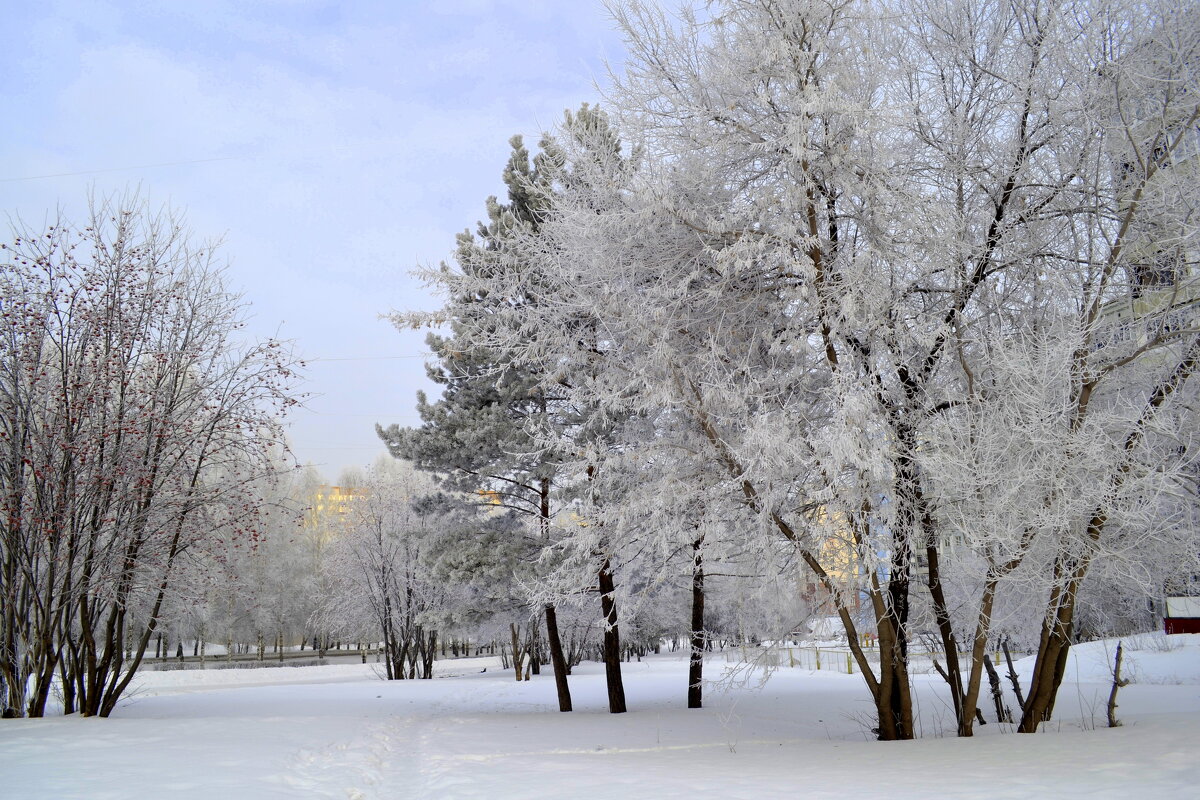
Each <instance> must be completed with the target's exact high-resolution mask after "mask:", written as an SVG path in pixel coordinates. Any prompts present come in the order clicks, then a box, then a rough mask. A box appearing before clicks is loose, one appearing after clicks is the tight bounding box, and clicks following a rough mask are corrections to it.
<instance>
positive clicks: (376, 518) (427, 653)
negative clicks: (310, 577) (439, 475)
mask: <svg viewBox="0 0 1200 800" xmlns="http://www.w3.org/2000/svg"><path fill="white" fill-rule="evenodd" d="M432 488H433V484H432V482H431V481H430V480H429V479H428V478H427V477H426V476H425V475H424V474H422V473H420V472H417V471H416V470H414V469H413V468H412V467H411V466H410V465H408V464H405V463H403V462H383V463H382V464H378V465H376V466H375V467H374V468H373V469H372V470H371V471H370V472H369V473H368V474H367V475H366V477H365V478H364V480H363V481H362V483H361V484H360V485H359V486H358V487H356V490H357V495H356V496H355V497H354V499H353V500H352V502H350V503H349V504H348V506H349V507H348V509H347V511H346V519H345V525H344V527H343V530H342V531H341V532H339V533H338V534H337V535H335V536H334V537H333V538H332V539H331V541H330V542H329V543H328V547H329V553H328V560H327V563H326V567H325V568H326V573H327V574H326V580H327V584H328V586H329V591H328V593H327V594H326V595H324V597H323V598H322V603H321V607H320V608H319V610H318V612H317V616H318V617H319V618H320V621H321V622H322V623H323V625H324V626H325V627H326V628H327V629H328V630H330V631H333V632H336V633H339V634H342V635H346V636H349V637H353V638H356V639H360V640H361V639H365V640H368V641H380V640H382V641H383V648H384V654H385V667H386V672H387V678H388V680H402V679H404V678H416V677H420V678H432V677H433V660H434V654H435V651H436V648H437V631H436V630H428V629H427V628H426V627H425V624H426V621H427V619H428V614H429V612H430V611H431V610H433V609H435V608H437V607H438V606H439V605H440V602H441V595H442V594H443V590H442V588H441V587H440V585H439V584H438V583H437V582H436V581H434V580H433V577H432V575H431V573H430V571H429V568H428V563H427V560H426V559H425V558H424V555H423V554H424V552H425V550H426V548H428V547H429V546H430V544H431V542H432V540H433V539H434V538H435V537H436V536H437V535H439V534H440V531H439V530H438V527H439V526H438V525H437V521H436V518H431V515H428V514H425V513H422V510H421V508H420V506H419V505H418V500H419V499H420V498H421V497H422V496H424V495H425V494H427V493H429V491H431V490H432Z"/></svg>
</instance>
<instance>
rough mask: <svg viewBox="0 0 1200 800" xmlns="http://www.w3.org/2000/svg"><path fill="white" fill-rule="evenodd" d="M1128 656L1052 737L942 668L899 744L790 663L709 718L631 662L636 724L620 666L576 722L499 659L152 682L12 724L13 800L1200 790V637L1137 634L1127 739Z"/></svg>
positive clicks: (679, 680)
mask: <svg viewBox="0 0 1200 800" xmlns="http://www.w3.org/2000/svg"><path fill="white" fill-rule="evenodd" d="M1108 647H1111V645H1109V646H1108ZM1108 647H1106V645H1105V644H1104V643H1094V644H1090V645H1085V646H1080V647H1077V648H1075V649H1074V650H1073V651H1072V653H1073V656H1072V659H1073V668H1072V672H1071V674H1070V675H1069V676H1068V679H1069V680H1070V682H1069V683H1067V684H1065V685H1064V686H1063V688H1062V691H1061V692H1060V694H1059V699H1058V703H1057V710H1056V716H1057V717H1058V719H1056V720H1055V722H1053V723H1052V724H1051V725H1049V726H1048V727H1049V729H1048V730H1047V731H1046V732H1044V733H1039V734H1036V735H1032V736H1023V735H1017V734H1015V733H1012V727H1011V726H1001V725H997V724H996V723H994V722H993V723H991V724H988V725H986V726H984V727H983V728H982V729H979V733H978V735H977V737H976V739H975V740H973V741H968V740H960V739H956V738H954V737H953V736H952V735H951V731H952V727H953V715H952V713H951V711H950V709H949V708H948V706H947V704H946V702H945V700H944V699H943V698H944V696H945V692H944V684H943V683H942V682H941V679H940V678H937V677H936V676H933V677H928V676H920V677H918V678H917V679H916V682H917V687H916V688H917V695H916V696H917V699H918V701H919V703H920V720H921V722H920V725H921V732H922V734H923V737H924V738H922V739H920V740H918V741H912V742H892V743H882V742H877V741H873V740H871V735H870V733H869V731H868V730H867V729H868V728H869V726H870V724H871V723H870V705H869V703H868V701H867V692H866V689H865V687H864V686H863V684H862V679H861V678H860V677H859V676H857V675H844V674H838V673H835V672H829V671H824V672H813V671H809V670H806V669H801V668H786V667H785V668H781V669H779V670H778V671H776V672H775V673H774V674H773V676H772V677H771V679H770V681H769V682H767V683H766V684H765V686H759V685H757V684H758V681H752V682H751V683H750V684H746V685H741V686H733V687H731V688H729V689H728V690H727V691H724V692H718V691H716V690H710V691H709V692H708V694H707V697H706V702H707V706H708V707H707V708H705V709H703V710H692V711H689V710H687V709H686V708H684V699H685V691H684V685H685V682H686V673H687V664H686V662H685V661H684V660H683V659H682V657H681V656H679V655H662V656H655V657H652V658H648V659H647V660H645V661H643V662H640V663H630V664H626V665H625V681H626V684H625V685H626V694H627V697H628V700H629V707H630V709H631V711H630V712H629V713H627V714H623V715H610V714H608V713H607V712H606V711H605V704H604V698H605V689H604V677H603V670H602V668H601V666H600V665H598V664H584V665H582V666H581V667H579V668H577V670H576V674H575V675H574V676H573V677H572V683H571V691H572V694H573V696H574V700H575V708H576V711H575V712H574V713H571V714H561V713H559V712H558V711H557V710H556V709H557V705H556V703H555V699H554V698H555V696H554V681H553V678H552V677H551V676H550V675H549V674H548V672H547V673H545V674H543V675H542V676H540V677H537V678H534V680H532V681H530V682H528V683H516V682H514V681H513V680H512V673H511V672H507V673H506V672H503V671H500V669H499V666H498V664H497V663H496V662H495V661H494V660H491V659H466V660H462V659H460V660H456V661H447V662H440V663H439V664H438V674H439V677H438V678H437V679H435V680H432V681H397V682H385V681H382V680H379V679H378V678H377V677H376V676H375V675H374V672H373V670H374V669H375V667H374V665H365V666H364V665H333V666H324V667H295V668H280V669H260V670H253V669H231V670H212V671H204V672H201V671H181V672H161V673H145V674H144V675H143V676H141V679H140V686H139V688H138V690H137V691H136V693H134V695H132V696H131V697H130V698H129V699H128V700H127V701H126V702H124V703H123V704H122V705H121V706H120V707H119V709H118V710H117V712H116V713H115V714H114V715H113V717H112V718H110V719H81V718H79V717H78V716H71V717H57V718H55V717H51V718H47V719H40V720H7V721H4V722H3V723H2V724H0V797H2V798H6V800H16V799H17V798H20V799H22V800H24V798H31V799H32V798H55V799H56V800H57V799H59V798H97V799H99V798H122V799H124V798H170V799H171V800H184V799H186V798H204V800H226V799H231V800H236V799H239V798H247V799H251V798H255V799H257V798H309V797H311V798H339V800H353V799H355V798H460V797H462V798H473V797H480V798H518V797H519V798H575V797H588V798H596V799H597V800H598V799H600V798H609V797H617V798H638V797H654V798H675V797H680V798H682V797H687V798H707V797H719V798H755V799H756V800H757V799H761V798H776V797H803V798H835V797H836V798H845V799H847V800H849V799H850V798H873V797H886V798H951V797H953V798H976V797H977V798H988V800H998V799H1000V798H1028V797H1054V798H1069V797H1103V798H1107V797H1113V798H1118V797H1120V798H1126V797H1139V798H1140V797H1147V798H1167V797H1188V798H1191V797H1197V796H1200V766H1198V761H1200V714H1198V713H1197V712H1200V636H1174V637H1170V638H1169V639H1165V640H1164V638H1163V637H1161V636H1159V637H1146V638H1145V639H1144V640H1143V641H1142V642H1140V643H1137V642H1129V641H1126V648H1127V650H1126V658H1125V662H1126V664H1125V673H1126V676H1127V677H1130V678H1132V679H1133V681H1134V682H1133V683H1132V684H1131V685H1129V686H1127V687H1125V688H1124V689H1122V690H1121V693H1120V697H1119V703H1120V709H1119V712H1118V715H1119V717H1120V718H1121V719H1122V720H1123V721H1124V723H1125V724H1124V726H1123V727H1120V728H1115V729H1109V728H1107V727H1105V702H1106V700H1107V697H1108V690H1109V678H1108V669H1109V667H1108V664H1109V663H1111V654H1110V653H1109V652H1108ZM1139 647H1140V649H1132V648H1139ZM785 663H786V661H785ZM1018 666H1019V667H1020V666H1023V667H1024V669H1025V670H1026V671H1028V670H1029V668H1030V667H1031V660H1027V661H1025V662H1023V663H1022V664H1019V665H1018ZM485 667H486V668H487V671H486V672H482V671H481V670H483V669H484V668H485ZM725 668H726V664H725V659H724V657H723V655H722V654H717V657H715V658H714V660H713V661H712V662H710V666H709V667H708V669H709V671H710V672H711V673H713V675H716V674H719V672H720V670H723V669H725ZM985 714H987V715H988V716H991V709H990V702H989V703H988V704H987V706H985Z"/></svg>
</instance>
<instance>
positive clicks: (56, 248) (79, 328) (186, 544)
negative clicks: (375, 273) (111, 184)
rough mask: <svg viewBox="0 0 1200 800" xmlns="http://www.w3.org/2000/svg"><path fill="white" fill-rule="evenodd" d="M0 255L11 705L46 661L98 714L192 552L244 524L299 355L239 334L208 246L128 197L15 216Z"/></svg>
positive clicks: (26, 699)
mask: <svg viewBox="0 0 1200 800" xmlns="http://www.w3.org/2000/svg"><path fill="white" fill-rule="evenodd" d="M3 256H4V270H3V277H0V303H2V304H3V321H4V329H3V343H2V344H0V425H2V426H3V427H2V428H0V448H3V455H2V456H0V461H2V466H0V519H2V520H3V526H4V528H3V531H4V532H3V539H2V545H0V547H2V551H0V563H2V566H0V570H2V576H0V582H2V583H3V589H2V590H0V591H2V595H0V619H2V620H3V621H2V623H0V626H2V627H0V674H3V676H4V683H5V685H6V687H7V692H8V694H7V698H6V701H5V714H6V715H20V714H28V715H30V716H40V715H41V714H43V713H44V710H45V704H46V700H47V697H48V695H49V691H50V686H51V682H52V679H53V678H54V675H55V672H56V671H57V672H58V673H59V674H60V676H61V685H62V687H63V694H64V705H65V710H66V711H68V712H70V711H73V710H76V709H78V710H79V711H81V712H82V713H84V714H87V715H93V714H95V715H100V716H107V715H108V714H109V713H110V712H111V711H112V709H113V708H114V707H115V705H116V702H117V701H118V699H119V698H120V696H121V694H122V693H123V692H124V690H125V689H126V688H127V687H128V685H129V682H130V681H131V680H132V678H133V674H134V672H135V671H136V670H137V668H138V665H139V664H140V663H141V660H142V657H143V655H144V653H145V650H146V647H147V644H148V643H149V641H150V639H151V637H152V636H153V634H154V632H155V630H156V628H157V627H158V625H159V623H160V621H161V614H162V611H163V608H164V602H165V601H166V600H167V596H168V593H169V592H170V590H171V586H172V582H173V580H174V579H175V578H176V577H177V576H178V573H179V569H180V562H181V560H182V558H183V556H184V554H188V553H193V552H197V551H200V550H202V549H203V548H204V547H205V545H206V543H208V542H209V541H210V539H211V537H212V535H213V532H214V531H215V530H218V529H229V530H232V531H235V532H237V533H240V534H243V535H246V534H248V533H249V532H250V531H251V530H253V528H254V525H255V524H256V521H255V518H254V509H255V507H256V497H255V496H254V491H253V483H252V482H251V479H254V478H258V477H261V476H262V475H264V474H267V473H269V472H270V471H271V458H270V455H269V445H270V443H271V442H273V441H279V439H280V436H279V430H278V422H277V418H278V415H279V414H280V413H281V412H283V411H284V410H285V409H286V408H287V407H288V406H290V405H291V404H292V403H294V402H295V400H294V395H293V390H292V384H293V382H294V380H295V376H296V373H295V362H294V361H293V359H292V358H291V356H290V354H289V353H288V352H287V349H286V348H285V347H284V346H283V345H282V344H281V343H279V342H276V341H266V342H262V343H251V344H249V345H243V344H241V343H240V342H239V340H238V338H237V337H238V336H239V334H238V329H239V328H240V327H241V326H242V316H243V314H244V311H245V306H244V305H243V304H242V302H241V301H240V299H239V298H238V297H237V296H236V295H233V294H231V293H230V292H229V291H228V290H227V289H226V288H225V286H224V282H223V277H222V269H221V267H220V265H219V263H218V262H217V261H216V257H215V254H214V252H213V249H212V248H211V247H210V246H208V245H204V246H199V247H197V246H195V245H193V244H191V243H190V242H189V239H188V236H187V232H186V230H185V229H184V228H183V226H182V223H181V222H180V220H179V219H178V218H177V217H175V216H173V215H172V214H171V213H170V212H166V211H164V212H160V213H152V212H151V211H149V210H148V209H147V208H146V207H145V206H144V205H142V204H141V203H140V202H139V201H137V200H136V198H133V199H125V200H117V199H111V200H101V201H97V202H95V203H94V204H93V208H92V213H91V218H90V220H89V224H88V226H87V227H84V228H77V227H74V226H72V225H70V224H66V223H63V224H56V225H53V226H50V227H49V228H48V229H47V230H46V231H45V232H44V233H37V234H30V233H25V232H22V231H18V232H16V233H15V234H14V239H13V241H12V242H11V243H9V244H5V245H4V246H3ZM127 643H128V644H129V649H130V652H131V657H129V658H126V656H125V651H126V645H127ZM27 685H29V686H30V687H31V689H30V692H31V693H30V694H28V695H27V694H26V686H27Z"/></svg>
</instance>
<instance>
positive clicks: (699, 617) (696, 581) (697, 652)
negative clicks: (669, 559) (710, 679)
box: [687, 536, 705, 708]
mask: <svg viewBox="0 0 1200 800" xmlns="http://www.w3.org/2000/svg"><path fill="white" fill-rule="evenodd" d="M703 543H704V537H703V536H701V537H700V538H698V539H696V541H694V542H692V552H693V553H694V556H693V558H692V635H691V654H690V656H689V661H688V693H687V707H688V708H702V707H703V705H704V639H705V634H704V561H703V558H704V557H703V555H702V554H701V552H700V547H701V545H703Z"/></svg>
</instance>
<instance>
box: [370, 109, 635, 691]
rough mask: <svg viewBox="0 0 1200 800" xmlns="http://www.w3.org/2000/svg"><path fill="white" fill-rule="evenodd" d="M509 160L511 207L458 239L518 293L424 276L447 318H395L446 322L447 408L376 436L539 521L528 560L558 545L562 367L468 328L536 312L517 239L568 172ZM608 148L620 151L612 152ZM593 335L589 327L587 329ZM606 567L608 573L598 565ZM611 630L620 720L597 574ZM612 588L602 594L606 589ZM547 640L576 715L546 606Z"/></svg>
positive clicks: (522, 152)
mask: <svg viewBox="0 0 1200 800" xmlns="http://www.w3.org/2000/svg"><path fill="white" fill-rule="evenodd" d="M576 119H578V120H579V124H581V125H586V124H596V121H598V120H601V119H602V117H601V116H597V115H596V113H595V112H594V111H593V110H591V109H589V108H588V107H587V106H584V108H583V109H582V110H581V111H580V112H579V115H578V116H577V117H576ZM510 143H511V145H512V154H511V156H510V158H509V162H508V164H507V166H506V168H505V170H504V175H503V177H504V183H505V185H506V187H507V189H508V198H507V199H508V203H507V204H502V203H500V202H498V201H497V199H496V198H494V197H491V198H488V203H487V208H488V219H489V221H488V222H487V223H486V224H485V223H480V225H479V229H478V238H476V237H474V236H472V235H471V234H470V233H469V232H468V233H463V234H461V235H460V236H459V240H458V249H457V252H456V264H457V267H458V269H459V270H461V273H462V274H463V275H466V276H471V278H472V279H473V280H476V281H478V282H485V281H489V280H497V281H498V282H499V279H500V276H505V278H504V279H503V280H504V282H506V283H507V285H508V286H510V287H511V286H513V285H515V284H520V286H521V288H520V290H519V292H517V293H513V294H497V293H493V292H490V291H488V290H487V289H486V288H485V289H483V290H478V289H479V286H480V285H481V283H475V284H472V285H471V286H469V287H468V288H467V290H466V291H459V290H458V288H457V287H458V286H459V283H458V278H457V277H456V276H455V273H454V271H453V270H452V269H451V268H450V267H448V266H445V265H443V267H442V269H441V271H440V272H437V273H433V274H432V275H430V276H428V277H429V278H430V280H431V282H435V283H437V284H439V285H440V286H441V287H442V288H443V289H445V290H446V291H447V293H448V298H447V302H446V305H445V307H444V308H443V309H442V310H441V311H439V312H437V313H436V314H434V315H399V316H398V317H397V318H396V322H397V324H399V325H408V324H418V325H419V324H430V323H431V322H432V323H433V324H442V323H444V322H446V321H449V324H450V327H451V330H452V332H453V335H452V336H451V337H449V338H442V337H439V336H437V335H433V334H431V335H430V337H429V340H428V341H429V345H430V348H431V349H432V350H433V351H434V353H436V354H437V356H438V358H439V361H440V365H439V366H433V367H430V368H429V376H430V378H431V379H433V380H434V381H435V382H437V383H439V384H442V385H443V386H444V390H443V394H442V397H441V398H440V399H439V400H438V401H437V402H436V403H433V404H431V403H429V402H428V401H427V399H426V398H425V396H424V395H423V394H422V395H419V396H418V412H419V413H420V414H421V418H422V420H423V421H424V424H423V425H422V426H421V427H420V428H416V429H401V428H399V427H398V426H396V425H392V426H391V427H389V428H387V429H383V428H382V427H380V428H378V431H379V434H380V436H381V438H383V440H384V441H385V442H386V443H387V445H388V448H389V450H390V452H391V453H392V454H393V455H394V456H396V457H398V458H407V459H411V460H412V461H413V462H414V463H415V464H416V465H417V466H419V467H420V468H422V469H426V470H429V471H431V472H434V473H436V474H438V475H439V476H441V483H442V484H443V485H444V486H445V487H446V488H449V489H452V490H458V491H464V492H467V493H470V494H474V495H476V496H478V497H479V498H480V501H481V502H483V503H495V504H496V505H497V506H499V507H501V508H507V509H511V510H514V511H516V512H518V513H520V514H524V515H527V516H529V517H530V518H532V519H533V520H535V522H536V532H537V533H536V539H535V541H533V542H531V543H530V544H531V549H530V556H529V558H530V560H531V561H534V562H536V560H537V555H538V553H539V552H540V551H541V550H542V549H543V548H546V547H549V546H551V545H552V544H553V539H552V531H553V524H552V523H553V521H554V519H555V517H556V516H557V515H558V513H559V510H560V509H559V508H558V505H559V503H560V502H561V501H560V499H559V497H558V496H557V495H561V494H562V488H563V487H560V486H557V485H556V484H557V483H559V482H560V481H562V480H564V479H565V478H566V475H565V474H564V473H563V472H562V470H561V469H560V468H559V462H560V461H561V458H562V455H561V451H562V448H563V447H564V445H568V446H569V444H570V442H569V434H567V433H565V431H566V430H567V429H568V428H572V427H573V428H576V429H578V427H579V426H578V425H576V424H575V422H574V420H576V419H577V418H578V417H579V411H578V409H575V408H572V407H570V406H565V405H564V404H563V402H562V391H561V387H560V386H559V384H561V383H562V378H561V371H560V367H561V364H549V363H546V362H539V361H532V360H525V361H518V360H516V359H514V358H513V357H512V354H511V352H510V351H509V349H507V348H506V347H503V346H501V347H490V348H489V347H481V346H480V345H479V342H478V337H476V336H474V335H473V334H472V333H471V332H470V331H469V330H468V329H469V328H473V327H476V326H478V327H481V328H484V329H490V328H492V327H494V326H495V325H498V324H499V325H502V324H503V322H502V320H503V319H505V317H506V315H505V313H504V312H505V311H506V309H509V308H511V307H513V306H517V307H522V306H535V305H537V304H538V303H539V302H540V299H539V298H540V296H541V294H542V291H541V289H540V288H539V277H538V275H537V273H536V271H535V270H534V269H533V268H532V265H530V264H526V263H524V262H523V260H522V257H521V253H520V249H519V248H520V246H519V245H518V242H520V240H521V238H522V237H532V238H535V239H536V237H537V236H538V231H539V228H540V226H541V224H542V221H543V219H545V217H546V216H547V215H548V214H549V213H550V212H551V209H552V207H553V203H554V196H555V192H556V191H557V188H556V185H557V184H559V183H561V182H562V181H563V180H564V175H565V174H566V173H565V172H564V170H565V168H566V165H565V164H564V163H563V161H562V154H561V151H560V148H559V146H558V144H557V142H555V141H554V139H552V138H546V139H543V141H542V145H541V152H540V153H539V154H538V155H537V156H535V157H534V158H533V159H532V160H531V159H530V156H529V152H528V151H527V150H526V148H525V146H524V144H523V142H522V139H521V137H519V136H516V137H513V139H512V140H511V142H510ZM606 144H607V146H609V147H610V148H611V147H613V146H616V147H618V148H619V144H617V143H615V142H608V143H606ZM583 326H586V322H585V323H583ZM601 563H602V564H603V563H607V562H606V560H604V559H601ZM596 574H597V577H598V583H599V589H598V591H599V592H600V595H601V602H602V606H603V613H604V616H605V619H606V620H607V627H606V631H607V632H606V637H607V639H608V641H609V644H610V647H609V648H608V650H607V651H606V652H609V653H610V656H609V657H608V658H607V659H606V660H607V661H608V663H609V678H610V683H611V684H612V685H611V687H610V696H611V699H612V710H613V711H614V712H617V711H623V710H624V700H623V691H622V690H621V688H620V663H619V651H620V646H619V641H618V638H617V636H618V634H617V628H616V606H615V603H614V602H613V598H612V587H611V584H612V575H611V573H610V572H609V571H608V569H607V568H606V567H604V566H599V567H598V568H597V571H596ZM606 587H607V588H606ZM542 613H543V614H544V617H545V621H546V627H547V639H548V643H549V649H550V653H551V661H552V664H553V668H554V676H555V682H556V685H557V690H558V701H559V710H560V711H570V710H571V696H570V688H569V686H568V683H567V669H568V665H567V663H566V658H565V655H564V653H563V650H562V645H561V641H560V636H559V632H558V630H557V624H556V619H557V614H556V610H555V607H554V603H553V602H549V603H546V604H545V605H544V607H543V610H542Z"/></svg>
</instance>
